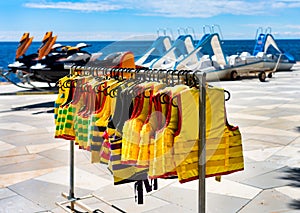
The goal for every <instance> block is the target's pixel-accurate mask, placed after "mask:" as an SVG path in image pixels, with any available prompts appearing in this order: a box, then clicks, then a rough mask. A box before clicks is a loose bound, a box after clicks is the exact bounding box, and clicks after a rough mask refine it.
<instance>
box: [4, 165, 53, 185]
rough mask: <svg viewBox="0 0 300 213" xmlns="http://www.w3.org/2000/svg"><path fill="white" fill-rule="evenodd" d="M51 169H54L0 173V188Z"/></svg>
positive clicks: (45, 172)
mask: <svg viewBox="0 0 300 213" xmlns="http://www.w3.org/2000/svg"><path fill="white" fill-rule="evenodd" d="M53 171H54V169H53V168H50V169H40V170H33V171H27V172H15V173H7V174H0V188H3V187H8V186H11V185H13V184H16V183H20V182H23V181H26V180H29V179H32V178H35V177H38V176H41V175H44V174H47V173H49V172H53Z"/></svg>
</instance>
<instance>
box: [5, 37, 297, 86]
mask: <svg viewBox="0 0 300 213" xmlns="http://www.w3.org/2000/svg"><path fill="white" fill-rule="evenodd" d="M79 42H85V43H87V44H89V45H91V46H89V47H87V48H86V49H85V50H86V51H88V52H90V53H94V52H102V53H103V55H102V58H104V57H105V56H107V55H108V54H110V53H114V52H118V51H131V52H133V54H134V55H135V56H136V57H140V56H142V55H143V54H144V53H145V52H146V51H147V49H148V48H150V46H151V45H152V43H153V41H70V42H67V41H63V42H59V41H58V42H57V43H60V44H62V45H70V46H75V45H76V44H78V43H79ZM276 42H277V45H278V46H279V48H280V49H282V50H283V51H285V52H288V53H290V54H291V55H293V56H294V58H295V60H296V61H300V39H277V40H276ZM40 45H41V43H40V42H33V43H32V44H31V46H30V47H29V49H28V50H27V52H26V54H31V53H36V51H37V49H38V48H39V47H40ZM254 46H255V41H254V40H223V42H222V47H223V51H224V54H225V55H233V54H237V53H241V52H245V51H246V52H250V53H252V52H253V49H254ZM17 47H18V42H0V67H2V68H3V69H5V70H6V69H7V65H8V64H10V63H12V62H14V58H15V52H16V49H17ZM10 78H11V79H13V80H15V81H17V79H16V77H15V76H14V75H11V76H10ZM0 81H5V80H4V79H3V78H0Z"/></svg>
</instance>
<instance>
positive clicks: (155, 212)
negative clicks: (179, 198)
mask: <svg viewBox="0 0 300 213" xmlns="http://www.w3.org/2000/svg"><path fill="white" fill-rule="evenodd" d="M161 212H176V213H194V212H195V211H192V210H190V209H187V208H183V207H181V206H178V205H175V204H169V205H165V206H161V207H159V208H157V209H151V210H150V211H144V212H143V213H161Z"/></svg>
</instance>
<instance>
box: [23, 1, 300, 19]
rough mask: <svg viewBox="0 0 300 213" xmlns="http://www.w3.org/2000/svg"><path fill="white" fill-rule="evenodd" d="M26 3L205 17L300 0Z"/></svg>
mask: <svg viewBox="0 0 300 213" xmlns="http://www.w3.org/2000/svg"><path fill="white" fill-rule="evenodd" d="M24 6H25V7H29V8H39V9H66V10H77V11H86V12H105V11H118V10H122V9H128V10H129V12H131V13H135V14H136V15H143V16H145V15H147V16H163V17H187V18H190V17H199V18H208V17H213V16H217V15H221V14H233V15H263V14H266V13H269V14H272V12H273V11H272V10H276V9H279V8H280V9H284V8H299V7H300V1H299V0H277V1H269V0H252V1H247V0H223V1H219V0H210V1H208V0H185V1H182V0H143V1H141V0H106V1H96V0H94V1H90V0H86V1H80V2H68V1H61V2H53V1H41V2H38V3H26V4H24Z"/></svg>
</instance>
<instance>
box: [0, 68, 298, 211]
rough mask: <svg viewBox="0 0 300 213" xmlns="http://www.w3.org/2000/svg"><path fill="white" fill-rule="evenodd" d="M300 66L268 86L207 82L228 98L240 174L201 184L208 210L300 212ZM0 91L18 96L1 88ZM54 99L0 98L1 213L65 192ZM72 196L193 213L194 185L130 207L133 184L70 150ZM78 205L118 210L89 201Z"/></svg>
mask: <svg viewBox="0 0 300 213" xmlns="http://www.w3.org/2000/svg"><path fill="white" fill-rule="evenodd" d="M299 82H300V66H299V67H296V70H294V71H293V72H279V73H276V74H275V76H274V77H273V78H271V79H267V82H264V83H262V82H259V80H258V79H257V78H248V79H243V80H240V81H234V82H232V81H224V82H218V83H212V84H214V85H216V86H220V87H223V88H225V89H226V90H228V91H229V92H230V93H231V99H230V100H229V101H228V102H227V103H226V107H227V113H228V119H229V121H230V123H232V124H234V125H238V126H239V127H240V130H241V132H242V136H243V146H244V156H245V170H244V171H242V172H238V173H235V174H231V175H227V176H223V177H222V181H221V182H216V181H215V180H214V178H208V179H206V192H207V212H209V213H217V212H222V213H227V212H228V213H233V212H240V213H254V212H255V213H258V212H259V213H260V212H270V213H271V212H285V213H286V212H289V213H292V212H299V211H300V188H299V187H300V153H299V152H300V83H299ZM0 89H1V90H0V93H2V94H3V93H7V92H12V91H16V90H18V89H17V88H15V87H14V86H12V85H1V86H0ZM55 98H56V95H28V96H16V95H5V96H3V95H1V96H0V213H15V212H25V213H27V212H28V213H34V212H53V213H59V212H63V210H62V209H61V208H59V207H57V206H56V205H55V202H56V201H64V198H62V197H61V195H60V194H61V192H68V184H69V167H68V162H69V157H68V156H69V151H68V150H69V142H68V141H64V140H57V139H54V138H53V135H54V122H53V114H52V113H51V110H52V106H53V105H52V104H53V101H54V100H55ZM75 154H76V159H75V160H76V170H75V171H76V190H75V193H76V196H83V195H86V194H88V193H95V194H96V195H99V196H101V197H103V198H104V199H105V200H107V201H109V202H110V203H112V204H115V205H116V206H118V207H120V208H122V209H123V210H125V211H126V212H130V213H131V212H134V213H137V212H145V213H146V212H147V213H150V212H151V213H158V212H176V213H178V212H182V213H189V212H190V213H192V212H197V209H198V200H197V199H198V198H197V196H198V182H197V181H193V182H189V183H186V184H179V183H178V181H177V180H159V190H157V191H154V192H152V193H150V194H147V195H146V196H145V200H144V205H137V204H136V203H135V201H134V190H133V185H132V184H126V185H121V186H113V181H112V177H111V175H110V173H109V172H108V170H107V169H106V167H105V166H103V165H99V164H91V163H90V155H89V153H88V152H86V151H82V150H79V149H77V148H76V153H75ZM84 203H86V204H88V205H89V206H91V207H93V208H95V209H97V208H98V209H101V210H103V211H104V212H109V213H110V212H118V211H116V210H114V209H113V208H111V207H110V206H108V205H106V204H104V203H103V202H99V201H97V200H95V199H89V200H85V201H84Z"/></svg>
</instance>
